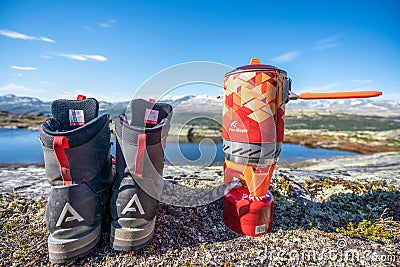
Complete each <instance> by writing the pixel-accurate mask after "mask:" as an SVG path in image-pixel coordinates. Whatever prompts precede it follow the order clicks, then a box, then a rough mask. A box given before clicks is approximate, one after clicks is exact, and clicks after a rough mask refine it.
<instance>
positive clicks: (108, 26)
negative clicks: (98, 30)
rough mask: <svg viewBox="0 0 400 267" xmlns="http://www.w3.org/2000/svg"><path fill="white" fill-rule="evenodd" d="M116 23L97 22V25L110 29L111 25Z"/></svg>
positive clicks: (110, 21)
mask: <svg viewBox="0 0 400 267" xmlns="http://www.w3.org/2000/svg"><path fill="white" fill-rule="evenodd" d="M116 23H117V21H116V20H114V19H108V20H107V21H103V22H99V23H98V25H99V26H100V27H102V28H111V27H112V25H113V24H116Z"/></svg>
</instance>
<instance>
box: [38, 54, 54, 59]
mask: <svg viewBox="0 0 400 267" xmlns="http://www.w3.org/2000/svg"><path fill="white" fill-rule="evenodd" d="M39 57H40V58H44V59H51V56H47V55H40V56H39Z"/></svg>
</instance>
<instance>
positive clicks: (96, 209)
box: [39, 96, 114, 263]
mask: <svg viewBox="0 0 400 267" xmlns="http://www.w3.org/2000/svg"><path fill="white" fill-rule="evenodd" d="M78 99H81V100H65V99H60V100H55V101H54V102H53V103H52V105H51V112H52V115H53V117H52V118H49V119H47V120H46V121H45V122H43V123H42V124H41V125H40V129H39V138H40V141H41V143H42V148H43V154H44V161H45V168H46V177H47V179H48V181H49V183H50V185H51V192H50V195H49V198H48V202H47V206H46V215H45V217H46V226H47V230H48V231H49V237H48V249H49V259H50V261H51V262H54V263H63V262H68V261H71V260H74V259H76V258H79V257H82V256H84V255H86V254H88V253H89V252H90V251H91V250H92V249H93V248H94V247H95V246H96V244H97V243H98V242H99V240H100V234H101V225H102V218H104V212H105V209H106V208H107V209H108V205H109V195H110V194H109V193H110V189H111V185H112V184H113V180H114V177H113V174H112V171H111V168H112V165H111V156H110V127H109V124H110V119H109V115H102V116H100V117H98V111H99V104H98V102H97V100H96V99H94V98H88V99H86V98H85V97H83V96H79V97H78Z"/></svg>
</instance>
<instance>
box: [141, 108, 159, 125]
mask: <svg viewBox="0 0 400 267" xmlns="http://www.w3.org/2000/svg"><path fill="white" fill-rule="evenodd" d="M157 120H158V110H153V109H148V108H146V113H145V114H144V122H145V123H150V124H157Z"/></svg>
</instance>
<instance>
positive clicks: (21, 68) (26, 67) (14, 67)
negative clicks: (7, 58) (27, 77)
mask: <svg viewBox="0 0 400 267" xmlns="http://www.w3.org/2000/svg"><path fill="white" fill-rule="evenodd" d="M10 68H12V69H14V70H37V68H35V67H29V66H10Z"/></svg>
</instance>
